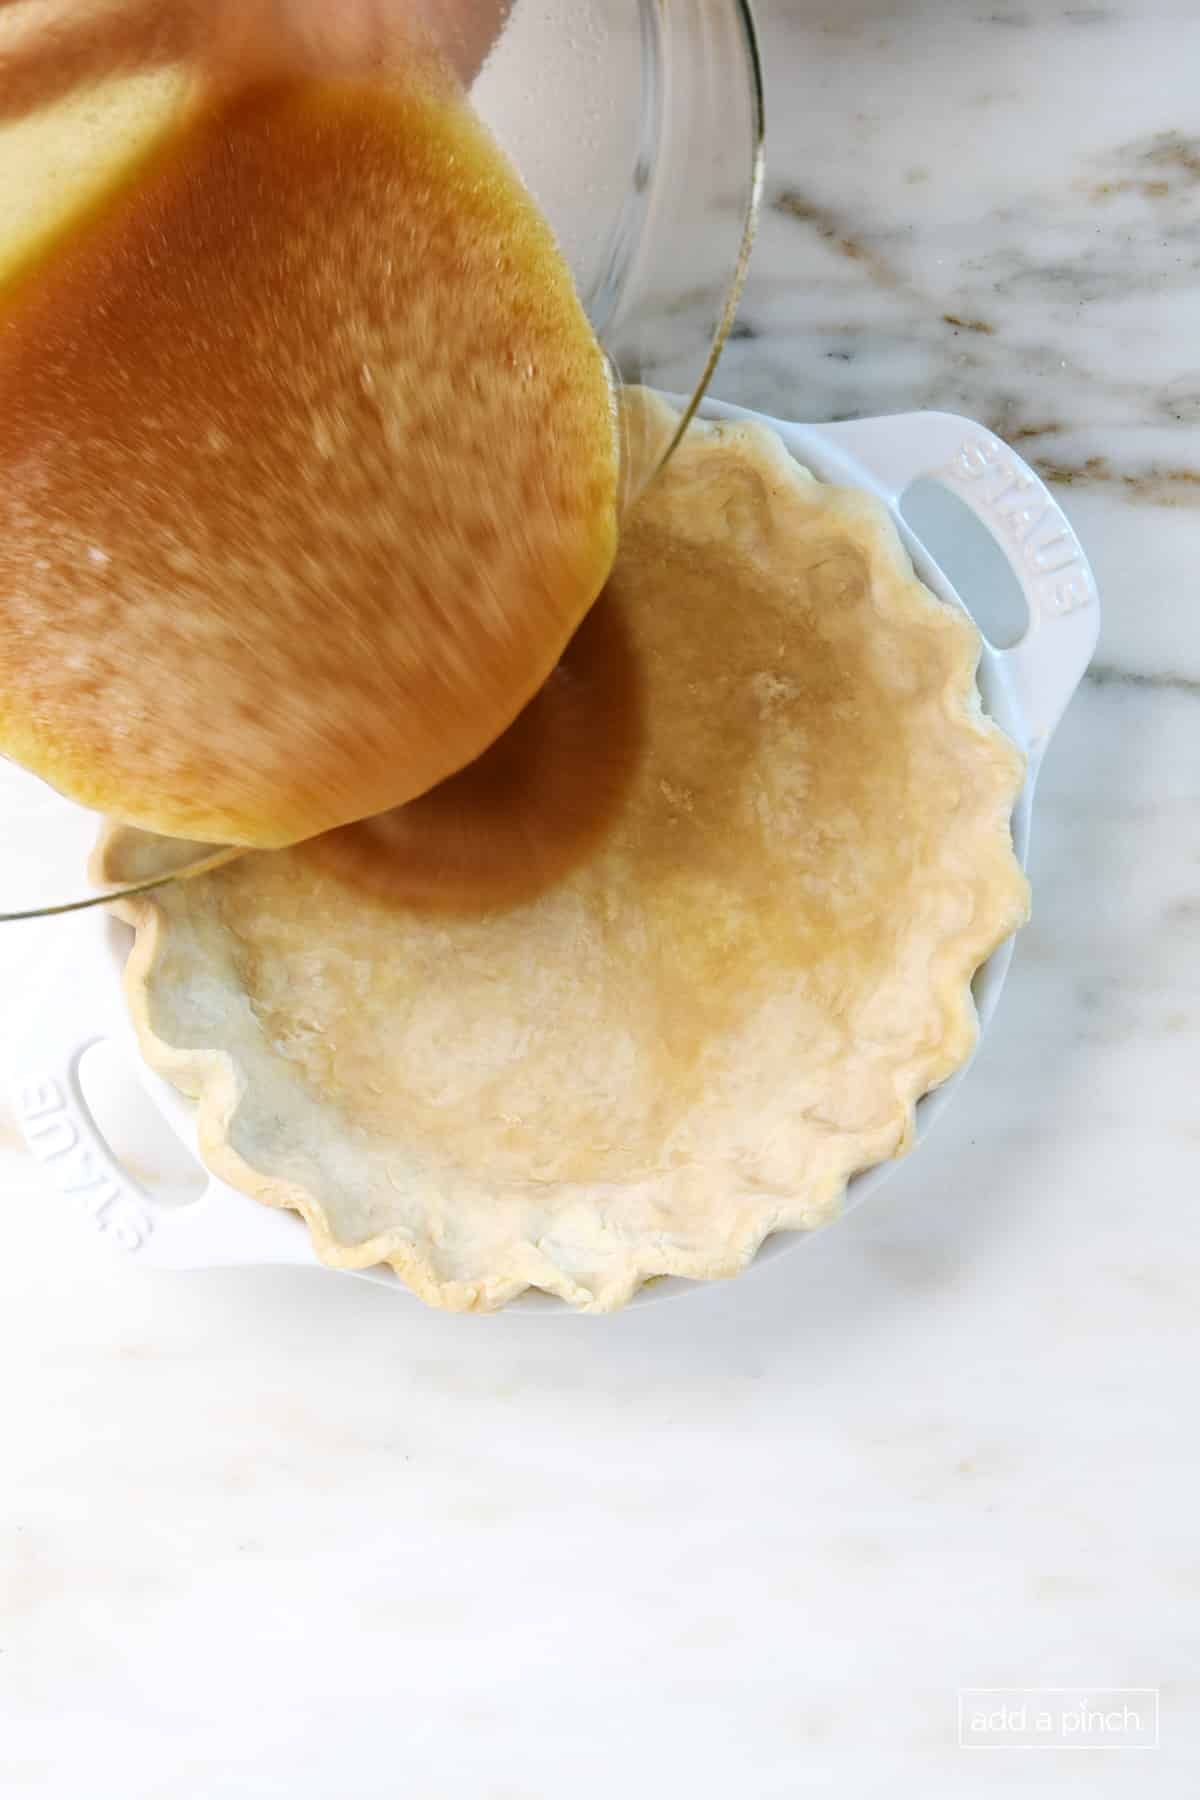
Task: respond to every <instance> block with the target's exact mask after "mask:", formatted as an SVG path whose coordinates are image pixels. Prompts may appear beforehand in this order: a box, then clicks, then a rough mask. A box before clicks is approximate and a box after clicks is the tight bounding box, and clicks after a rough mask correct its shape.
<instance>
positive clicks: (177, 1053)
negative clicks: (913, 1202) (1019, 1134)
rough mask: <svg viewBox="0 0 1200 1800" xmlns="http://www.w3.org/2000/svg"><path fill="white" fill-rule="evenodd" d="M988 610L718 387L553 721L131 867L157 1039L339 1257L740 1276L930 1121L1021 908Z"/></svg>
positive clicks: (456, 1285)
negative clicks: (247, 833)
mask: <svg viewBox="0 0 1200 1800" xmlns="http://www.w3.org/2000/svg"><path fill="white" fill-rule="evenodd" d="M637 404H640V405H642V406H644V407H646V408H647V409H648V410H649V411H650V412H651V413H652V414H654V413H656V412H657V411H658V409H660V408H661V404H662V403H661V402H658V401H657V400H654V399H651V398H649V397H643V398H642V399H640V400H639V401H638V402H637ZM651 423H652V424H656V423H657V421H656V420H654V419H652V420H651ZM979 648H980V640H979V637H978V634H977V632H976V630H975V628H974V627H973V625H972V624H971V623H970V621H969V620H968V619H967V618H966V617H965V615H964V614H962V613H961V611H959V610H958V609H955V608H953V607H950V606H948V605H946V604H944V603H943V602H941V601H939V600H937V599H936V598H935V597H934V596H933V595H932V594H931V593H929V591H928V590H927V589H925V588H924V587H923V586H922V585H921V584H920V583H919V582H918V581H917V580H916V578H915V576H914V575H913V572H912V569H911V566H910V564H909V562H908V559H907V557H906V556H905V553H904V551H903V549H902V547H901V544H900V542H899V539H898V537H897V536H896V534H895V530H894V528H893V526H892V524H891V521H890V519H889V517H888V515H887V513H886V510H885V509H884V508H883V507H882V506H881V505H880V504H879V503H877V502H876V501H874V500H873V499H871V498H870V497H868V496H866V495H864V494H862V493H859V492H857V491H852V490H847V489H838V488H833V487H829V486H825V485H823V484H821V483H818V482H816V481H814V480H813V479H812V478H811V477H810V476H808V475H807V474H806V473H805V472H804V471H803V470H801V469H800V468H799V467H798V465H797V464H796V463H795V462H794V461H793V459H792V458H791V457H790V456H789V455H788V453H787V451H786V450H785V449H784V447H783V445H782V443H781V442H780V441H779V440H778V438H776V437H775V436H774V434H773V433H771V432H770V431H769V430H768V429H766V428H765V427H762V426H753V425H737V426H729V425H701V424H698V425H695V426H693V427H692V428H691V429H690V431H689V433H688V435H687V437H686V438H685V440H684V442H683V444H682V445H681V447H680V448H679V450H678V451H677V452H676V455H675V457H674V459H673V461H672V463H671V464H670V465H669V467H668V469H667V470H666V472H665V473H664V475H663V476H662V477H661V478H660V480H659V481H658V483H657V484H656V485H655V487H654V488H653V489H651V491H650V492H649V493H648V494H647V495H646V497H645V498H644V499H643V501H642V502H641V504H640V506H639V507H638V509H637V510H636V512H635V513H634V514H633V515H632V517H631V518H630V520H629V521H628V524H627V526H626V528H625V531H624V533H623V538H622V545H621V550H620V554H619V557H618V561H617V565H616V568H615V570H614V573H613V576H612V578H611V580H610V582H609V584H608V587H607V589H606V591H605V594H604V596H603V597H602V599H601V601H600V602H599V603H598V606H597V608H596V609H595V612H594V614H593V615H592V616H591V617H590V618H589V621H588V623H587V627H586V628H585V633H583V634H581V637H580V639H579V640H577V642H576V644H575V645H573V646H572V651H571V652H570V653H569V654H568V657H567V658H566V659H564V665H563V669H562V670H560V671H559V673H558V674H557V675H556V677H555V678H554V680H553V682H552V684H551V688H552V690H553V691H551V692H550V693H549V694H548V695H547V696H546V697H543V696H539V701H540V702H541V713H540V715H539V717H538V718H535V719H534V720H533V723H532V724H530V723H529V721H528V720H527V721H525V722H524V723H525V728H526V730H525V736H524V738H522V737H521V735H520V730H519V728H520V726H521V724H522V722H518V727H517V728H514V731H515V732H517V737H516V740H515V741H514V740H513V739H512V738H509V741H508V742H507V744H506V743H505V741H504V740H501V742H500V744H498V745H497V746H496V747H495V749H494V750H493V751H492V752H489V753H488V756H485V757H484V758H483V759H481V762H480V764H479V765H476V767H475V769H474V770H469V771H466V772H464V775H463V776H461V777H457V778H455V780H454V781H452V782H451V783H448V784H446V785H445V788H444V789H442V790H437V791H435V793H434V794H433V795H431V796H427V797H426V800H425V801H423V802H421V803H418V807H417V808H416V809H415V810H414V809H413V808H407V809H404V813H403V814H398V815H395V816H394V818H392V819H391V820H387V819H385V820H384V821H380V822H379V823H378V824H373V825H371V826H369V827H364V831H366V832H368V834H369V833H370V832H372V831H373V832H377V833H378V834H380V841H379V842H378V843H376V844H375V845H374V846H372V845H371V844H370V843H369V842H364V839H363V837H361V836H359V837H357V838H353V839H352V840H350V841H346V840H341V841H340V842H335V841H333V840H331V839H326V840H317V841H316V842H314V843H313V844H309V845H303V846H298V847H296V848H294V849H290V850H285V851H278V852H271V853H266V854H252V855H247V856H245V857H243V858H242V859H241V860H239V861H238V862H236V863H233V864H231V865H230V866H228V867H227V868H225V869H222V870H220V871H218V872H215V873H213V874H211V875H207V876H201V877H197V878H196V879H194V880H191V881H186V882H180V883H177V884H175V885H174V886H173V887H170V888H167V889H163V890H161V891H159V892H157V893H156V894H154V895H152V896H148V897H141V898H138V899H135V900H127V901H124V902H122V903H121V904H120V911H121V912H122V914H123V916H125V917H126V918H127V919H129V921H130V922H131V923H132V924H133V925H134V927H135V930H136V941H135V944H134V948H133V951H132V953H131V956H130V959H129V963H128V966H127V970H126V978H125V979H126V992H127V996H128V1000H129V1004H130V1009H131V1013H132V1016H133V1020H134V1024H135V1026H136V1029H137V1033H138V1038H139V1042H140V1045H141V1049H142V1052H143V1054H144V1056H145V1057H146V1060H147V1061H148V1062H149V1063H150V1065H151V1066H152V1067H153V1068H154V1069H156V1070H157V1071H158V1072H160V1073H161V1074H163V1075H164V1076H166V1077H167V1078H168V1079H169V1080H170V1081H171V1082H173V1083H174V1084H175V1086H177V1087H178V1088H179V1089H181V1090H182V1091H183V1092H184V1093H185V1094H187V1095H189V1096H191V1098H192V1099H193V1100H195V1101H196V1103H197V1108H198V1118H197V1123H198V1134H199V1142H200V1147H201V1151H202V1154H203V1156H204V1158H205V1160H206V1162H207V1163H208V1165H209V1167H210V1168H211V1169H212V1170H213V1172H214V1173H215V1174H217V1175H218V1176H219V1177H221V1178H222V1179H223V1180H225V1181H226V1182H228V1183H230V1184H231V1185H233V1186H235V1187H237V1188H240V1189H242V1190H244V1191H246V1192H248V1193H250V1194H252V1195H253V1196H254V1197H255V1198H257V1199H259V1200H261V1201H263V1202H265V1203H266V1204H268V1205H272V1206H283V1207H291V1208H294V1209H295V1210H296V1211H298V1212H299V1213H300V1214H302V1216H303V1217H304V1219H305V1220H306V1222H307V1224H308V1226H309V1229H310V1231H311V1233H312V1237H313V1242H314V1245H315V1247H316V1250H317V1252H318V1254H319V1255H320V1257H321V1258H322V1260H324V1261H325V1262H327V1263H329V1264H331V1265H332V1266H334V1267H341V1268H346V1269H362V1268H367V1267H371V1266H373V1265H376V1264H380V1263H387V1264H390V1265H391V1267H392V1268H394V1270H395V1271H396V1273H397V1274H398V1275H399V1276H400V1278H401V1279H402V1280H403V1281H404V1282H405V1283H406V1284H407V1285H408V1286H409V1287H410V1288H412V1289H413V1291H414V1292H416V1293H417V1294H418V1295H420V1296H421V1297H422V1298H423V1299H425V1300H427V1301H430V1302H432V1303H434V1304H439V1305H442V1306H447V1307H451V1308H455V1309H460V1310H470V1309H476V1310H493V1309H495V1308H497V1307H500V1306H502V1305H504V1304H505V1303H506V1302H507V1301H509V1300H511V1299H513V1298H514V1297H515V1296H516V1295H518V1294H520V1293H521V1292H522V1291H523V1290H525V1289H526V1288H528V1287H535V1288H540V1289H544V1290H546V1291H547V1292H549V1293H552V1294H555V1295H558V1296H560V1297H561V1298H562V1299H563V1300H565V1301H567V1302H568V1303H569V1304H571V1305H572V1306H574V1307H577V1308H579V1309H581V1310H585V1311H596V1312H600V1311H608V1310H612V1309H614V1308H616V1307H618V1306H620V1305H622V1304H623V1303H624V1302H625V1301H627V1300H628V1299H629V1298H630V1297H631V1295H632V1294H633V1293H634V1292H635V1291H636V1289H637V1288H638V1286H639V1285H640V1284H641V1283H642V1282H644V1281H646V1280H649V1279H651V1278H653V1277H655V1276H659V1275H668V1274H669V1275H682V1276H687V1277H692V1278H712V1277H720V1276H729V1275H733V1274H736V1273H737V1272H739V1270H741V1269H742V1268H744V1267H745V1266H746V1264H747V1263H748V1262H749V1261H750V1260H751V1258H752V1257H753V1255H754V1253H755V1251H756V1249H757V1248H758V1246H759V1244H760V1243H761V1242H762V1240H763V1239H764V1237H766V1236H767V1235H768V1234H770V1233H772V1232H774V1231H778V1230H784V1229H796V1228H801V1229H803V1228H811V1227H814V1226H817V1225H820V1224H822V1223H824V1222H825V1221H826V1220H827V1219H829V1218H830V1217H831V1216H832V1215H833V1214H834V1213H835V1212H836V1210H837V1207H838V1203H839V1199H840V1196H841V1194H842V1191H843V1189H844V1186H845V1183H846V1181H847V1179H848V1178H849V1177H850V1176H851V1175H853V1174H854V1173H856V1172H857V1171H859V1170H862V1169H864V1168H867V1167H869V1166H871V1165H873V1164H876V1163H878V1162H880V1161H882V1160H884V1159H886V1158H888V1157H891V1156H894V1155H896V1154H898V1153H900V1152H901V1151H903V1150H904V1149H905V1148H907V1146H908V1144H909V1142H910V1140H911V1136H912V1127H913V1107H914V1104H915V1102H916V1101H917V1100H918V1099H919V1098H920V1097H921V1096H922V1095H923V1094H925V1093H927V1092H928V1091H929V1090H930V1089H931V1088H933V1087H935V1086H937V1085H938V1084H939V1083H940V1082H941V1081H943V1080H944V1079H945V1078H946V1077H947V1076H949V1075H950V1074H952V1073H953V1072H954V1071H955V1070H956V1069H958V1068H959V1067H961V1066H962V1064H963V1063H964V1062H965V1061H966V1060H967V1058H968V1056H969V1054H970V1051H971V1049H972V1047H973V1044H974V1041H975V1034H976V1021H975V1013H974V1008H973V1005H972V1000H971V992H970V983H971V979H972V977H973V975H974V973H975V971H976V970H977V969H978V967H979V966H980V964H981V963H982V962H984V961H985V960H986V959H987V957H988V956H989V955H990V954H991V953H992V952H993V951H994V950H995V949H996V947H997V946H998V945H999V944H1000V943H1001V942H1002V941H1003V940H1004V939H1005V938H1006V937H1007V936H1008V935H1009V934H1010V933H1011V932H1012V931H1013V930H1014V929H1015V928H1016V927H1017V926H1018V925H1019V924H1020V923H1021V922H1022V920H1023V919H1024V917H1025V915H1026V911H1027V903H1028V896H1027V889H1026V884H1025V880H1024V876H1023V875H1022V873H1021V870H1020V867H1019V864H1018V862H1017V859H1016V857H1015V855H1014V853H1013V848H1012V841H1011V831H1010V819H1011V813H1012V807H1013V803H1014V800H1015V798H1016V796H1017V794H1018V792H1019V790H1020V787H1021V783H1022V778H1023V764H1022V759H1021V757H1020V755H1019V754H1018V752H1017V751H1016V750H1015V749H1014V747H1013V746H1012V745H1011V744H1010V743H1009V741H1008V740H1007V739H1006V738H1005V737H1004V736H1003V734H1002V733H1001V732H1000V731H999V730H998V729H997V728H996V727H995V726H994V725H992V724H991V723H990V722H989V721H988V720H987V719H985V717H984V716H983V714H982V711H981V709H980V705H979V699H978V694H977V690H976V686H975V667H976V663H977V660H978V656H979ZM572 657H574V665H573V666H572ZM554 683H557V684H558V686H557V688H555V686H554ZM532 712H533V709H531V713H532ZM508 735H509V734H506V737H508ZM489 758H492V759H493V764H492V768H491V772H490V774H489V769H488V767H487V765H488V763H489ZM547 768H552V769H553V770H554V780H553V781H552V782H549V783H547V777H546V776H545V773H544V771H545V770H546V769H547ZM539 770H540V771H543V773H542V774H541V775H539V774H538V771H539ZM456 783H457V784H458V786H457V788H456ZM522 806H525V807H528V808H529V809H531V811H530V812H529V813H528V814H523V813H522V811H521V808H522ZM530 818H532V821H533V823H532V825H531V824H530ZM567 819H570V820H571V829H570V830H569V831H568V830H566V829H565V826H563V827H562V828H561V829H560V828H558V826H556V821H565V820H567ZM481 845H482V846H483V850H482V851H480V850H479V846H481ZM472 846H475V850H474V853H473V851H472ZM163 848H164V846H163V844H162V840H158V839H154V838H152V837H150V836H149V835H148V834H145V833H139V832H134V831H130V830H128V829H125V828H121V827H116V828H114V829H112V830H111V831H110V832H109V833H108V834H107V835H106V837H105V840H104V842H103V843H102V845H101V847H100V850H99V851H98V854H97V872H98V874H99V875H100V877H101V878H102V879H103V880H105V881H116V880H135V879H138V878H139V877H141V876H143V875H145V874H147V873H152V872H153V871H154V868H155V866H156V858H158V857H159V856H160V855H161V853H162V850H163ZM372 850H374V852H375V855H374V857H373V856H372V854H371V852H372ZM473 854H474V861H473V860H472V856H473ZM373 868H374V869H377V870H378V869H384V870H385V871H386V879H384V880H382V881H372V880H371V879H370V871H371V870H372V869H373Z"/></svg>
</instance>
